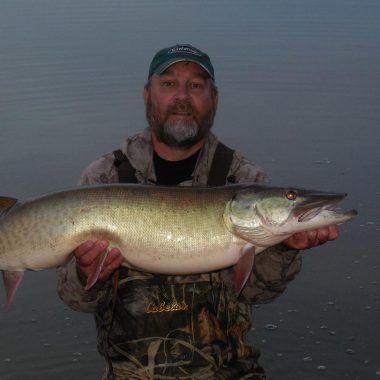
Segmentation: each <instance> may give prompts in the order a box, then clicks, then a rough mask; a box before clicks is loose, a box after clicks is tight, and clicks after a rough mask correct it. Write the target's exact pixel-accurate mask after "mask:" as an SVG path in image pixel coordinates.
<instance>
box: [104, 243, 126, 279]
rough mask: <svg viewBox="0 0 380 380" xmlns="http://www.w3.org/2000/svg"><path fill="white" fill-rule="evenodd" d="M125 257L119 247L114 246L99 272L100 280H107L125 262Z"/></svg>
mask: <svg viewBox="0 0 380 380" xmlns="http://www.w3.org/2000/svg"><path fill="white" fill-rule="evenodd" d="M123 261H124V258H123V256H122V255H121V252H120V250H119V249H117V248H112V249H111V250H110V251H109V252H108V255H107V258H106V261H105V262H104V266H103V268H102V271H101V272H100V274H99V281H105V280H107V278H108V277H109V276H110V275H111V274H112V273H113V272H114V271H115V270H116V269H117V268H119V266H120V265H121V264H122V263H123Z"/></svg>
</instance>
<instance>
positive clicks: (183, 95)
mask: <svg viewBox="0 0 380 380" xmlns="http://www.w3.org/2000/svg"><path fill="white" fill-rule="evenodd" d="M175 97H176V99H178V100H185V99H189V89H188V88H187V86H186V85H185V84H180V85H178V87H177V91H176V94H175Z"/></svg>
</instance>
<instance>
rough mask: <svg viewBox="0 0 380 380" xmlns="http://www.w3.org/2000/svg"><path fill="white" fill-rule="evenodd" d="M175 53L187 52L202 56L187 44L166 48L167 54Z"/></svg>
mask: <svg viewBox="0 0 380 380" xmlns="http://www.w3.org/2000/svg"><path fill="white" fill-rule="evenodd" d="M175 53H187V54H193V55H196V56H198V57H200V56H202V54H200V53H199V52H198V51H196V50H194V49H192V48H190V47H188V46H174V47H172V48H171V49H170V50H168V54H175Z"/></svg>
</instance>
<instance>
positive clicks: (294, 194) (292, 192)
mask: <svg viewBox="0 0 380 380" xmlns="http://www.w3.org/2000/svg"><path fill="white" fill-rule="evenodd" d="M285 196H286V198H287V199H289V200H290V201H295V200H296V198H297V192H296V191H295V190H288V191H287V192H286V193H285Z"/></svg>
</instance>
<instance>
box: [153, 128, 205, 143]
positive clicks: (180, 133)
mask: <svg viewBox="0 0 380 380" xmlns="http://www.w3.org/2000/svg"><path fill="white" fill-rule="evenodd" d="M158 134H159V136H157V137H158V140H159V141H161V142H163V143H164V144H166V145H168V146H170V147H172V148H179V149H185V148H190V147H192V146H193V145H194V144H196V143H197V142H198V141H199V140H200V139H201V138H202V137H203V136H200V134H199V126H198V124H197V123H196V122H195V121H193V122H190V123H189V122H187V123H186V122H184V121H178V122H176V123H171V122H166V123H164V124H163V125H162V128H160V131H159V133H158Z"/></svg>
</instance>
